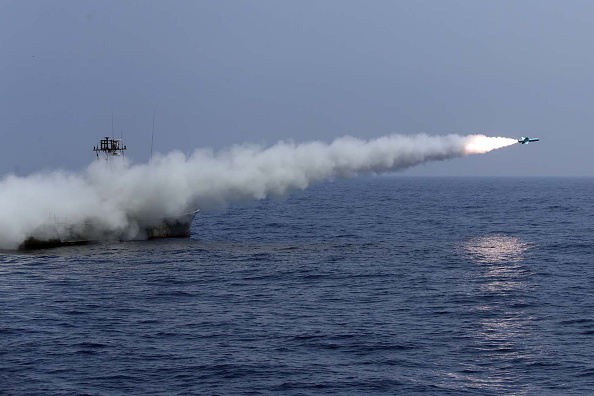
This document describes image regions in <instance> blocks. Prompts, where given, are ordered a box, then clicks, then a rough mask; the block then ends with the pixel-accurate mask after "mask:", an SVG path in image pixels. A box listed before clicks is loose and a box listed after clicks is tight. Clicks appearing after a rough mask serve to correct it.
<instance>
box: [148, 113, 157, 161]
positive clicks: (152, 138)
mask: <svg viewBox="0 0 594 396" xmlns="http://www.w3.org/2000/svg"><path fill="white" fill-rule="evenodd" d="M156 111H157V110H156V109H153V131H152V132H151V159H150V161H152V160H153V142H154V141H155V112H156ZM150 161H149V162H150Z"/></svg>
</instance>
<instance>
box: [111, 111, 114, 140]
mask: <svg viewBox="0 0 594 396" xmlns="http://www.w3.org/2000/svg"><path fill="white" fill-rule="evenodd" d="M111 137H112V138H114V139H115V133H114V132H113V110H112V111H111Z"/></svg>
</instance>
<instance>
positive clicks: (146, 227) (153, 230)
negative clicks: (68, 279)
mask: <svg viewBox="0 0 594 396" xmlns="http://www.w3.org/2000/svg"><path fill="white" fill-rule="evenodd" d="M198 212H199V210H195V211H191V212H188V213H183V214H181V215H178V216H172V217H165V218H158V219H144V220H142V221H135V222H133V223H134V224H135V225H136V227H135V228H136V229H135V231H134V232H131V231H130V230H125V231H123V232H120V233H115V234H114V233H108V232H105V231H102V230H100V229H99V228H98V227H96V226H95V225H93V223H85V224H82V225H68V224H58V223H56V224H52V225H46V226H44V227H42V228H40V229H39V230H37V231H36V232H35V233H33V235H31V236H29V237H28V238H27V239H25V241H24V242H23V243H22V244H21V245H20V246H19V250H31V249H43V248H52V247H59V246H73V245H85V244H90V243H97V242H105V241H130V240H145V239H158V238H188V237H189V236H190V232H191V230H192V223H193V221H194V218H195V217H196V214H197V213H198Z"/></svg>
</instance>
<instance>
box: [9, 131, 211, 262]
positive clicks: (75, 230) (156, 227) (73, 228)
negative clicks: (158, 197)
mask: <svg viewBox="0 0 594 396" xmlns="http://www.w3.org/2000/svg"><path fill="white" fill-rule="evenodd" d="M126 149H127V147H126V146H125V145H124V143H123V141H122V139H113V138H110V137H105V139H101V141H100V142H99V146H95V147H93V151H94V152H96V154H97V159H98V160H99V159H100V156H104V158H105V160H106V161H107V162H109V161H113V159H114V158H115V157H122V158H123V156H124V151H125V150H126ZM199 211H200V210H199V209H194V210H189V211H186V212H184V213H180V214H179V215H176V216H170V217H152V218H151V217H142V218H133V217H130V218H128V219H127V220H128V226H127V227H126V228H125V229H122V230H119V231H117V232H108V231H105V229H104V228H103V227H100V226H99V225H98V224H96V223H93V222H92V221H89V222H84V223H78V224H71V223H68V222H67V221H60V220H59V219H57V218H53V219H50V221H49V222H47V223H46V224H45V225H43V226H42V227H39V228H38V229H36V230H35V231H34V232H32V233H31V235H28V236H27V238H26V239H25V240H24V241H23V243H21V244H20V246H19V249H20V250H29V249H41V248H50V247H58V246H71V245H84V244H90V243H98V242H106V241H130V240H146V239H157V238H188V237H189V236H190V232H191V228H192V223H193V221H194V218H195V217H196V214H197V213H198V212H199Z"/></svg>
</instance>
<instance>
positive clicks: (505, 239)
mask: <svg viewBox="0 0 594 396" xmlns="http://www.w3.org/2000/svg"><path fill="white" fill-rule="evenodd" d="M531 247H532V244H530V243H527V242H523V241H522V240H521V239H520V238H517V237H510V236H506V235H488V236H483V237H478V238H473V239H470V240H468V241H466V242H465V243H464V245H463V249H464V251H465V253H466V255H467V256H468V257H469V258H471V259H472V261H474V262H477V263H483V264H499V263H517V262H520V261H522V260H523V259H524V253H525V252H526V251H527V250H528V249H530V248H531Z"/></svg>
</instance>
